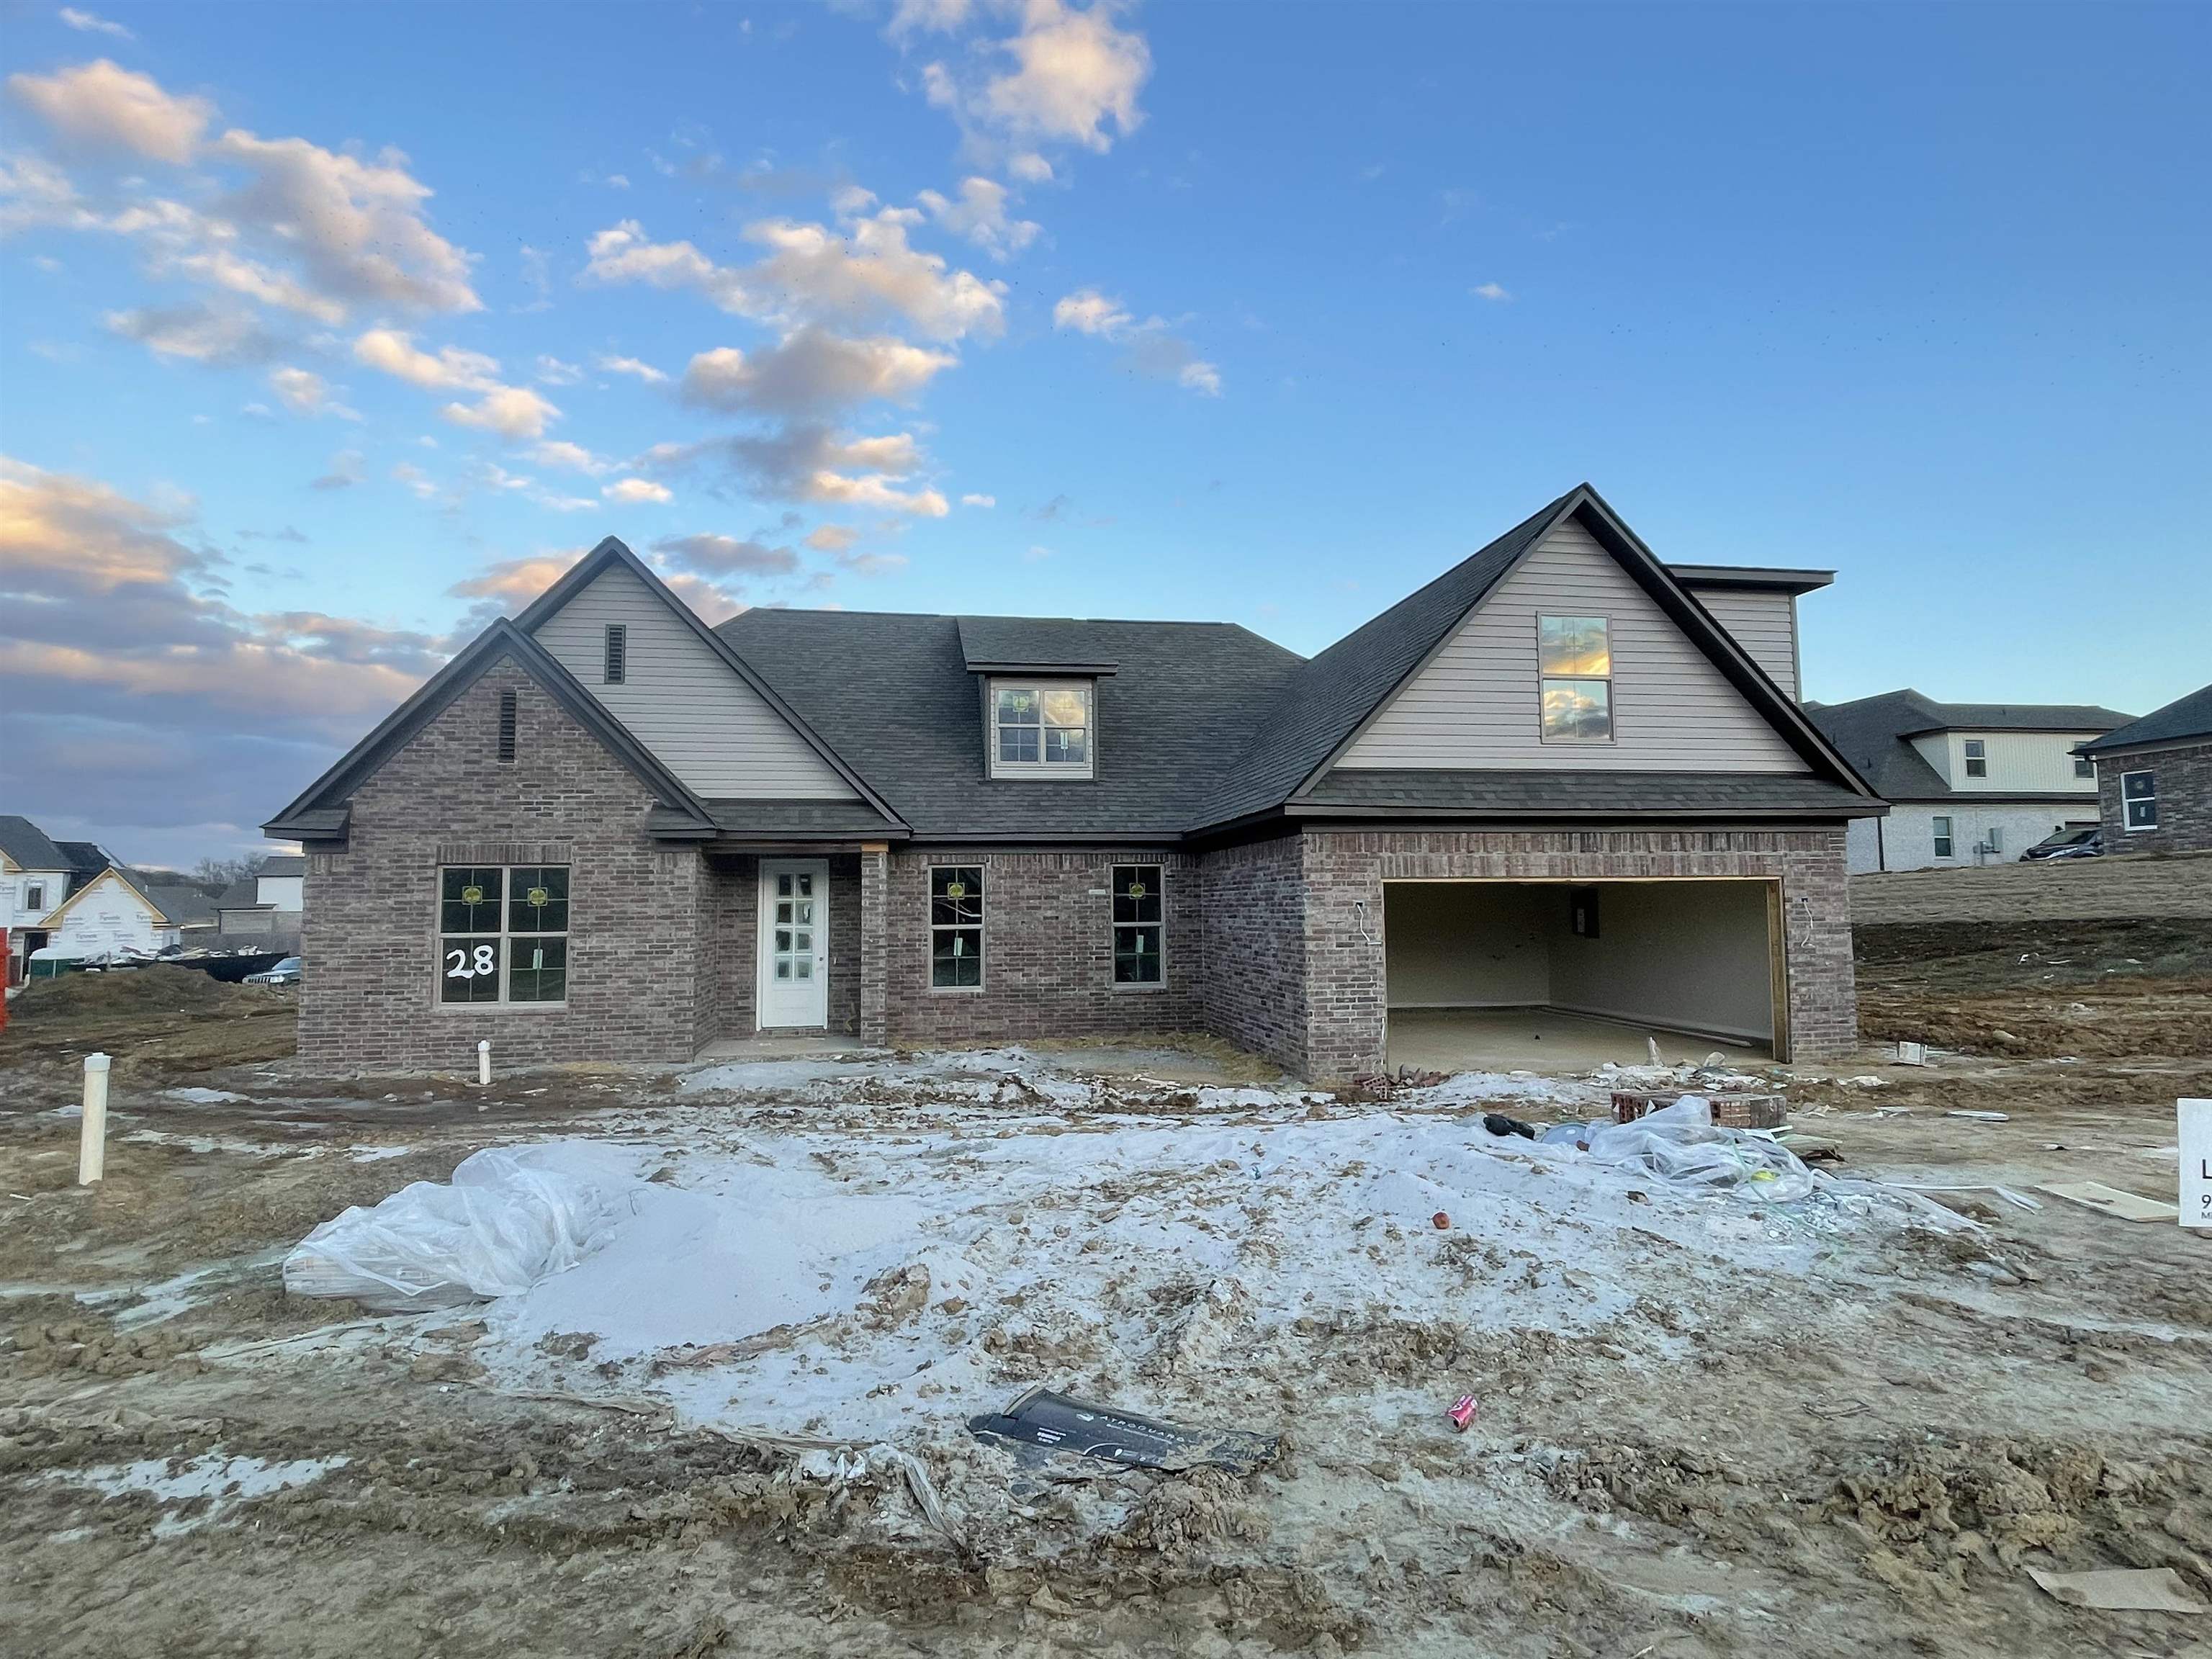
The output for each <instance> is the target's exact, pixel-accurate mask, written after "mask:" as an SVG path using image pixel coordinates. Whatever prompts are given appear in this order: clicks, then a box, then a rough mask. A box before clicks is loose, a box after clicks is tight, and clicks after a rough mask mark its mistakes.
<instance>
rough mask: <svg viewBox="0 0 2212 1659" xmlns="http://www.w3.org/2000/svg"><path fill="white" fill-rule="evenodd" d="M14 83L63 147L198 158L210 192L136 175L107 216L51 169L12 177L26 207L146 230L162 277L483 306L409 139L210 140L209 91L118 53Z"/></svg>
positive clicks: (291, 296) (343, 306) (15, 210)
mask: <svg viewBox="0 0 2212 1659" xmlns="http://www.w3.org/2000/svg"><path fill="white" fill-rule="evenodd" d="M8 86H9V91H10V92H11V93H13V94H15V97H16V98H17V99H18V100H20V101H21V102H22V103H23V104H25V105H26V106H27V107H29V108H30V109H31V110H32V111H33V112H35V113H37V114H38V115H39V116H40V117H41V118H44V119H45V120H46V123H47V124H48V125H50V126H51V127H52V129H53V131H54V132H55V134H56V136H57V137H58V138H59V140H60V141H61V142H62V143H63V144H64V146H67V147H70V148H76V149H105V150H110V151H120V152H123V153H125V154H130V155H139V156H143V157H144V158H146V159H147V160H149V161H162V162H167V163H169V164H170V165H173V166H175V167H186V166H194V167H195V171H193V172H192V173H190V174H188V175H186V182H187V184H188V185H189V189H188V190H186V191H185V192H183V193H184V194H185V195H186V196H187V197H189V198H190V199H191V200H192V201H194V202H199V203H203V204H204V205H203V206H189V205H186V204H185V202H183V201H179V200H176V199H174V198H171V197H162V196H161V195H159V194H156V193H154V192H151V191H147V189H146V186H145V185H144V183H143V180H138V179H126V180H125V181H124V188H125V190H127V191H141V192H143V193H141V194H139V195H137V197H135V198H134V199H131V201H130V202H129V203H128V204H126V205H125V206H124V207H123V208H121V209H119V210H117V211H115V212H114V213H112V215H107V216H100V215H95V214H92V213H89V212H88V211H86V210H82V204H69V203H65V202H57V201H55V200H53V199H52V196H51V180H47V179H40V178H36V177H33V178H30V179H23V178H9V179H0V183H3V184H5V185H7V187H8V188H7V194H8V195H9V197H10V198H11V200H10V204H9V211H10V212H11V214H12V215H13V216H15V217H17V218H21V217H22V216H24V215H26V214H27V213H28V212H31V211H33V210H35V211H36V212H38V213H39V214H40V215H41V216H43V220H44V222H65V223H69V224H71V225H73V226H74V228H79V229H94V228H102V229H106V230H110V231H113V232H116V233H118V234H124V235H130V236H139V237H143V238H144V239H145V240H147V242H148V244H149V248H150V249H151V250H152V255H151V257H152V264H153V269H154V271H155V275H157V276H185V277H187V278H190V279H191V280H194V281H198V282H204V283H210V284H212V285H215V286H217V287H222V288H227V289H230V290H231V291H233V292H234V293H239V294H244V295H249V296H250V297H252V298H253V299H255V300H258V301H261V302H262V303H263V304H265V305H271V306H277V307H283V308H284V309H287V310H292V311H297V312H300V313H302V314H304V315H308V316H313V317H315V318H317V319H319V320H322V321H324V322H330V323H335V322H338V321H340V320H343V318H344V317H345V316H346V315H347V314H348V313H349V310H350V308H351V307H354V306H356V305H374V306H377V307H399V308H404V309H406V310H410V311H430V312H459V311H475V310H478V309H480V308H481V307H482V301H479V300H478V299H477V295H476V291H475V289H473V288H472V287H471V285H470V282H469V267H470V264H471V255H469V254H467V253H465V252H463V251H462V250H460V249H459V248H457V247H455V246H453V244H452V243H450V242H448V241H447V240H446V239H445V238H443V237H442V236H441V235H439V234H437V232H435V230H433V229H431V228H430V226H429V223H428V219H427V217H426V216H425V215H426V204H427V203H428V199H429V197H430V194H431V191H430V189H429V187H428V185H424V184H422V182H421V181H420V180H418V179H416V178H415V177H414V176H413V174H412V173H410V172H409V171H408V161H407V158H406V157H405V156H404V155H401V154H399V153H398V151H396V150H391V149H387V150H385V151H384V152H382V153H381V154H380V155H377V156H375V157H374V158H373V159H365V158H364V157H362V156H360V155H351V154H341V153H339V152H337V151H333V150H330V149H324V148H323V147H322V146H320V145H319V144H315V143H310V142H308V141H307V139H304V138H263V137H258V136H257V135H256V134H254V133H252V132H248V131H245V130H244V129H242V128H232V129H230V130H228V131H225V132H223V133H222V136H221V137H217V138H215V139H212V140H210V139H209V138H207V137H206V133H207V130H208V128H209V125H210V123H211V122H212V121H213V119H214V118H215V115H216V109H215V106H214V105H213V104H212V103H210V101H209V100H206V99H204V98H197V97H191V96H179V95H175V94H171V93H168V92H167V91H165V90H164V89H163V88H161V85H160V84H159V83H158V82H155V80H154V79H153V78H152V77H150V76H145V75H141V74H138V73H137V72H135V71H133V70H125V69H121V68H118V66H117V65H116V64H112V63H110V62H109V61H108V60H106V59H105V58H102V59H100V60H99V61H97V62H95V63H92V64H80V65H78V66H76V67H75V68H71V69H66V70H58V71H57V72H55V73H54V74H52V75H50V76H34V75H16V76H11V77H10V78H9V82H8ZM26 186H29V187H30V189H29V190H27V189H26ZM31 191H38V192H40V193H38V194H36V195H33V194H32V193H31Z"/></svg>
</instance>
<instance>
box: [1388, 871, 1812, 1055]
mask: <svg viewBox="0 0 2212 1659" xmlns="http://www.w3.org/2000/svg"><path fill="white" fill-rule="evenodd" d="M1383 906H1384V909H1383V922H1384V930H1383V939H1384V963H1385V972H1386V975H1387V1007H1388V1011H1389V1031H1388V1049H1389V1062H1390V1064H1391V1065H1392V1066H1415V1067H1417V1068H1419V1069H1421V1070H1425V1071H1439V1072H1456V1071H1470V1070H1513V1069H1519V1068H1530V1069H1541V1070H1546V1071H1559V1070H1566V1069H1582V1068H1584V1067H1588V1066H1597V1065H1600V1064H1601V1063H1602V1062H1604V1061H1606V1060H1613V1061H1616V1062H1618V1063H1620V1064H1621V1065H1632V1064H1642V1063H1644V1061H1645V1060H1648V1059H1649V1057H1650V1039H1652V1038H1655V1037H1656V1039H1657V1040H1658V1042H1659V1046H1660V1049H1661V1052H1662V1054H1664V1055H1665V1056H1666V1057H1667V1058H1668V1059H1669V1060H1680V1059H1682V1058H1685V1057H1686V1055H1687V1054H1689V1053H1690V1051H1691V1050H1692V1049H1694V1050H1695V1054H1696V1056H1698V1057H1701V1056H1702V1055H1703V1054H1705V1053H1706V1052H1708V1051H1710V1050H1712V1049H1716V1048H1717V1049H1719V1050H1721V1051H1722V1052H1723V1053H1724V1054H1728V1055H1729V1058H1730V1059H1732V1060H1766V1059H1777V1060H1787V1059H1788V1058H1789V1048H1790V1035H1789V1015H1788V1008H1789V999H1788V996H1787V994H1786V993H1785V992H1784V983H1785V981H1784V966H1783V957H1782V940H1781V909H1782V906H1781V886H1780V884H1778V883H1777V882H1773V881H1768V880H1752V879H1740V880H1727V881H1692V880H1680V879H1666V880H1653V881H1601V882H1589V883H1582V882H1577V883H1568V882H1534V881H1525V882H1524V881H1402V882H1389V883H1386V884H1384V886H1383Z"/></svg>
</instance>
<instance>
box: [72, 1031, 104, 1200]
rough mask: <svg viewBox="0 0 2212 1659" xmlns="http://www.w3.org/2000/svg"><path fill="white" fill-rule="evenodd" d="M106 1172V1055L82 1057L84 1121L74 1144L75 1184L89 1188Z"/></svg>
mask: <svg viewBox="0 0 2212 1659" xmlns="http://www.w3.org/2000/svg"><path fill="white" fill-rule="evenodd" d="M106 1172H107V1056H106V1054H87V1055H86V1056H85V1057H84V1122H83V1125H82V1128H81V1129H80V1131H79V1133H78V1139H77V1146H76V1184H77V1185H78V1186H80V1187H89V1186H90V1185H92V1183H93V1182H95V1181H97V1180H99V1179H100V1177H101V1176H103V1175H105V1174H106Z"/></svg>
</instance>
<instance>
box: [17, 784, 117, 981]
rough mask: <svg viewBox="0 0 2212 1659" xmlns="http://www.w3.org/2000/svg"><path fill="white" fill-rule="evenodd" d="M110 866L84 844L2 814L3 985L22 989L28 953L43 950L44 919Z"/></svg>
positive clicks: (46, 935) (46, 934)
mask: <svg viewBox="0 0 2212 1659" xmlns="http://www.w3.org/2000/svg"><path fill="white" fill-rule="evenodd" d="M112 862H113V860H111V859H109V858H108V856H107V854H105V853H104V852H102V851H101V850H100V848H98V847H96V846H94V844H93V843H92V842H88V841H52V840H49V839H48V838H47V836H46V833H45V831H43V830H41V829H40V828H39V827H38V825H36V824H35V823H32V822H31V821H30V820H29V819H28V818H26V817H17V816H15V814H13V813H0V943H4V945H5V947H6V948H5V954H4V968H5V977H6V981H7V983H9V984H10V985H20V984H21V983H22V981H23V976H24V975H25V973H26V972H27V965H28V963H29V961H30V957H31V952H32V951H37V950H41V949H43V948H44V947H45V946H46V942H47V939H48V938H49V937H50V934H49V932H48V927H49V924H48V922H47V918H48V917H49V916H50V915H52V913H53V912H54V911H55V910H56V909H57V908H59V906H60V905H61V903H62V901H63V900H64V899H66V898H68V897H69V896H70V894H72V893H74V892H76V890H78V889H79V888H81V887H82V886H83V885H84V884H86V883H87V882H88V881H90V880H91V879H92V878H93V877H94V876H95V875H97V874H99V873H100V871H102V870H104V869H106V867H107V866H108V865H109V864H111V863H112Z"/></svg>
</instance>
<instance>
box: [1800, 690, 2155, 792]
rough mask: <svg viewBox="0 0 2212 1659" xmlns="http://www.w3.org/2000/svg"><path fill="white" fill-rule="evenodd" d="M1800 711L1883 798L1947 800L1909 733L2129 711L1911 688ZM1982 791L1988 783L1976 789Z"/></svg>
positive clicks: (2075, 722) (2094, 718)
mask: <svg viewBox="0 0 2212 1659" xmlns="http://www.w3.org/2000/svg"><path fill="white" fill-rule="evenodd" d="M1805 717H1806V718H1807V719H1808V720H1811V721H1812V722H1813V724H1814V726H1818V727H1819V728H1820V733H1821V735H1822V736H1824V737H1825V738H1827V740H1828V741H1829V742H1830V743H1832V744H1834V745H1835V746H1836V748H1837V749H1838V750H1840V751H1841V752H1842V754H1843V757H1844V759H1845V760H1847V761H1849V762H1850V763H1851V764H1852V765H1853V766H1854V767H1856V768H1857V769H1858V774H1859V775H1860V776H1861V777H1863V778H1864V779H1865V780H1866V781H1868V782H1869V784H1871V785H1873V786H1874V792H1875V793H1876V794H1877V795H1880V796H1881V798H1882V799H1884V800H1948V799H1951V798H1952V797H1953V796H1954V794H1956V793H1960V792H1959V791H1955V790H1954V789H1953V788H1951V787H1950V786H1949V785H1948V784H1947V783H1945V782H1944V781H1943V775H1942V773H1940V772H1938V771H1937V770H1936V769H1935V768H1934V767H1932V766H1930V765H1929V763H1927V761H1926V760H1924V759H1923V758H1922V757H1921V754H1920V751H1919V750H1917V749H1915V748H1914V747H1913V746H1912V744H1911V738H1912V737H1913V736H1915V735H1916V734H1919V733H1924V732H1950V731H1961V730H1963V731H1970V732H2101V731H2105V730H2106V729H2108V728H2110V727H2112V726H2118V725H2119V724H2121V723H2122V722H2123V721H2124V720H2126V719H2127V716H2126V715H2125V714H2118V713H2117V712H2115V711H2114V710H2112V709H2110V708H2096V707H2093V706H2091V705H2085V704H2075V703H1994V702H1936V699H1935V698H1933V697H1926V696H1922V695H1921V694H1920V693H1919V692H1917V691H1914V690H1909V689H1908V690H1902V691H1884V692H1882V693H1881V694H1880V695H1879V696H1872V697H1859V698H1857V699H1855V700H1854V701H1852V702H1835V703H1817V702H1815V703H1808V704H1806V705H1805ZM1974 793H1976V794H1977V795H1978V796H1979V797H1986V796H1987V794H1988V793H1989V792H1988V791H1986V790H1981V791H1976V792H1974Z"/></svg>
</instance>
